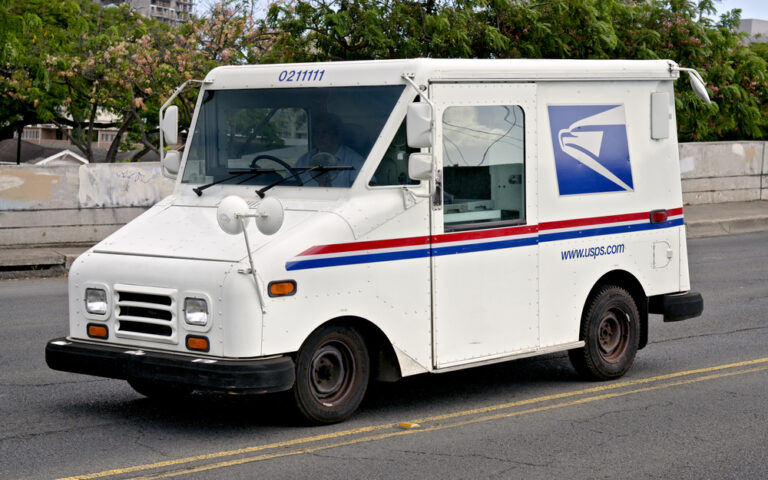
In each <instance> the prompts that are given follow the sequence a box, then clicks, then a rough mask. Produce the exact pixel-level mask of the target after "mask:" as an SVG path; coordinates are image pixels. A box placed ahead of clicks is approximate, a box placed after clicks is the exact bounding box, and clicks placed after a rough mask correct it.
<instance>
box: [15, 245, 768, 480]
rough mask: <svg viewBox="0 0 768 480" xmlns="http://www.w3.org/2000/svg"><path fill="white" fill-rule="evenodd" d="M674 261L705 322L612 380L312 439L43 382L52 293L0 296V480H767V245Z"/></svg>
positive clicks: (564, 383)
mask: <svg viewBox="0 0 768 480" xmlns="http://www.w3.org/2000/svg"><path fill="white" fill-rule="evenodd" d="M689 254H690V262H691V276H692V283H693V286H694V289H697V290H699V291H701V292H702V294H703V295H704V300H705V312H704V316H703V317H702V318H700V319H694V320H688V321H685V322H680V323H677V324H664V323H662V322H661V319H660V318H659V317H654V318H652V321H651V329H650V344H649V345H648V347H647V348H646V349H644V350H642V351H641V352H640V353H639V354H638V358H637V360H636V362H635V365H634V366H633V368H632V369H631V370H630V372H629V373H628V374H627V375H626V376H625V377H624V378H622V379H620V380H618V381H615V382H607V383H590V382H584V381H582V380H580V379H579V378H577V377H576V374H575V372H574V371H573V370H572V369H571V367H570V365H569V363H568V360H567V358H565V357H564V356H563V355H562V354H559V355H550V356H547V357H544V358H537V359H527V360H520V361H515V362H509V363H505V364H500V365H495V366H491V367H484V368H479V369H473V370H467V371H461V372H455V373H449V374H442V375H424V376H419V377H415V378H414V377H412V378H407V379H404V380H403V381H401V382H398V383H396V384H381V385H375V386H374V387H373V388H372V391H371V393H370V394H369V395H368V396H367V398H366V401H365V402H364V403H363V405H362V407H361V409H360V411H359V412H358V413H357V414H356V415H355V416H354V417H353V418H352V419H350V420H349V421H347V422H345V423H343V424H340V425H334V426H330V427H317V428H306V427H301V426H299V425H297V424H295V423H294V422H293V421H292V419H291V418H292V417H291V415H290V412H289V411H287V410H286V409H285V408H283V404H284V399H283V398H281V397H279V396H276V397H226V396H217V395H194V396H192V397H191V398H190V399H189V400H186V401H183V402H178V403H174V404H162V403H156V402H153V401H151V400H148V399H145V398H142V397H141V396H139V395H138V394H135V393H134V392H133V391H132V390H131V389H130V387H128V386H127V384H125V383H124V382H120V381H114V380H106V379H99V378H94V377H87V376H80V375H75V374H66V373H62V372H54V371H51V370H49V369H48V368H47V367H46V366H45V361H44V358H43V348H44V345H45V342H46V341H47V340H48V339H50V338H54V337H57V336H63V335H65V334H66V331H67V330H66V315H67V299H66V281H65V280H64V279H45V280H6V281H0V418H2V428H1V429H0V478H3V479H22V478H62V477H74V478H108V479H115V478H119V479H122V478H177V477H179V478H194V479H198V478H205V479H209V478H210V479H214V478H216V479H220V478H225V479H229V478H233V479H234V478H237V479H241V478H309V477H311V478H313V479H324V478H329V479H330V478H366V479H367V480H370V479H379V478H406V479H407V478H414V479H416V478H419V479H420V478H441V479H458V478H472V479H480V478H525V479H536V478H547V479H549V478H566V477H567V478H569V479H577V478H608V477H611V478H682V479H685V478H696V479H698V478H718V479H720V478H739V479H743V478H768V460H766V458H768V413H766V398H768V233H759V234H749V235H741V236H729V237H717V238H709V239H695V240H691V241H690V242H689ZM400 422H411V423H416V424H418V427H415V428H404V427H399V426H397V424H398V423H400Z"/></svg>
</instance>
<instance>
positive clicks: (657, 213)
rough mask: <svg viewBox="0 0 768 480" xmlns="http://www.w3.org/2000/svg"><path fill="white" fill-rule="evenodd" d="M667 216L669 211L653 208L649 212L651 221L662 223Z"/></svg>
mask: <svg viewBox="0 0 768 480" xmlns="http://www.w3.org/2000/svg"><path fill="white" fill-rule="evenodd" d="M667 218H669V212H667V211H666V210H654V211H652V212H651V223H664V222H666V221H667Z"/></svg>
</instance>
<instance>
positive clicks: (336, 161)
mask: <svg viewBox="0 0 768 480" xmlns="http://www.w3.org/2000/svg"><path fill="white" fill-rule="evenodd" d="M313 120H314V121H313V122H312V149H311V150H310V151H309V152H307V153H305V154H304V155H302V156H301V157H299V160H298V162H297V163H296V166H297V167H314V166H324V167H352V168H351V169H348V170H334V171H330V172H325V173H321V174H319V175H315V176H314V177H313V179H312V180H309V181H306V182H304V183H307V184H312V183H316V184H318V185H320V186H321V187H350V186H352V182H354V180H355V178H356V177H357V174H358V173H359V171H360V168H361V167H362V166H363V162H364V161H365V159H364V158H363V157H362V156H360V154H359V153H357V152H356V151H354V150H352V149H351V148H350V147H348V146H347V145H344V144H343V143H342V137H343V131H342V125H341V120H339V117H337V116H336V115H334V114H332V113H321V114H320V115H317V116H316V117H315V118H314V119H313Z"/></svg>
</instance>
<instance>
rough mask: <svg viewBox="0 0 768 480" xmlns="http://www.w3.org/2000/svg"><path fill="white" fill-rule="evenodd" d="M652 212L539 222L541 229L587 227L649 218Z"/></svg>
mask: <svg viewBox="0 0 768 480" xmlns="http://www.w3.org/2000/svg"><path fill="white" fill-rule="evenodd" d="M649 215H650V212H641V213H627V214H624V215H610V216H607V217H594V218H579V219H576V220H559V221H556V222H542V223H540V224H539V230H555V229H558V228H570V227H585V226H589V225H599V224H601V223H620V222H632V221H637V220H648V219H649V218H650V217H649Z"/></svg>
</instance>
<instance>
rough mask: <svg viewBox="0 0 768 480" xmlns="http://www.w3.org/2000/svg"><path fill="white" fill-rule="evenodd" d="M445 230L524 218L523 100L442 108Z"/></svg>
mask: <svg viewBox="0 0 768 480" xmlns="http://www.w3.org/2000/svg"><path fill="white" fill-rule="evenodd" d="M442 122H443V125H442V127H443V222H444V226H445V231H456V230H468V229H474V228H490V227H496V226H500V225H508V224H520V223H524V222H525V160H524V159H525V140H524V139H525V136H524V132H525V115H524V112H523V110H522V108H520V107H519V106H514V105H512V106H505V105H489V106H457V107H448V108H446V109H445V111H444V113H443V119H442Z"/></svg>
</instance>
